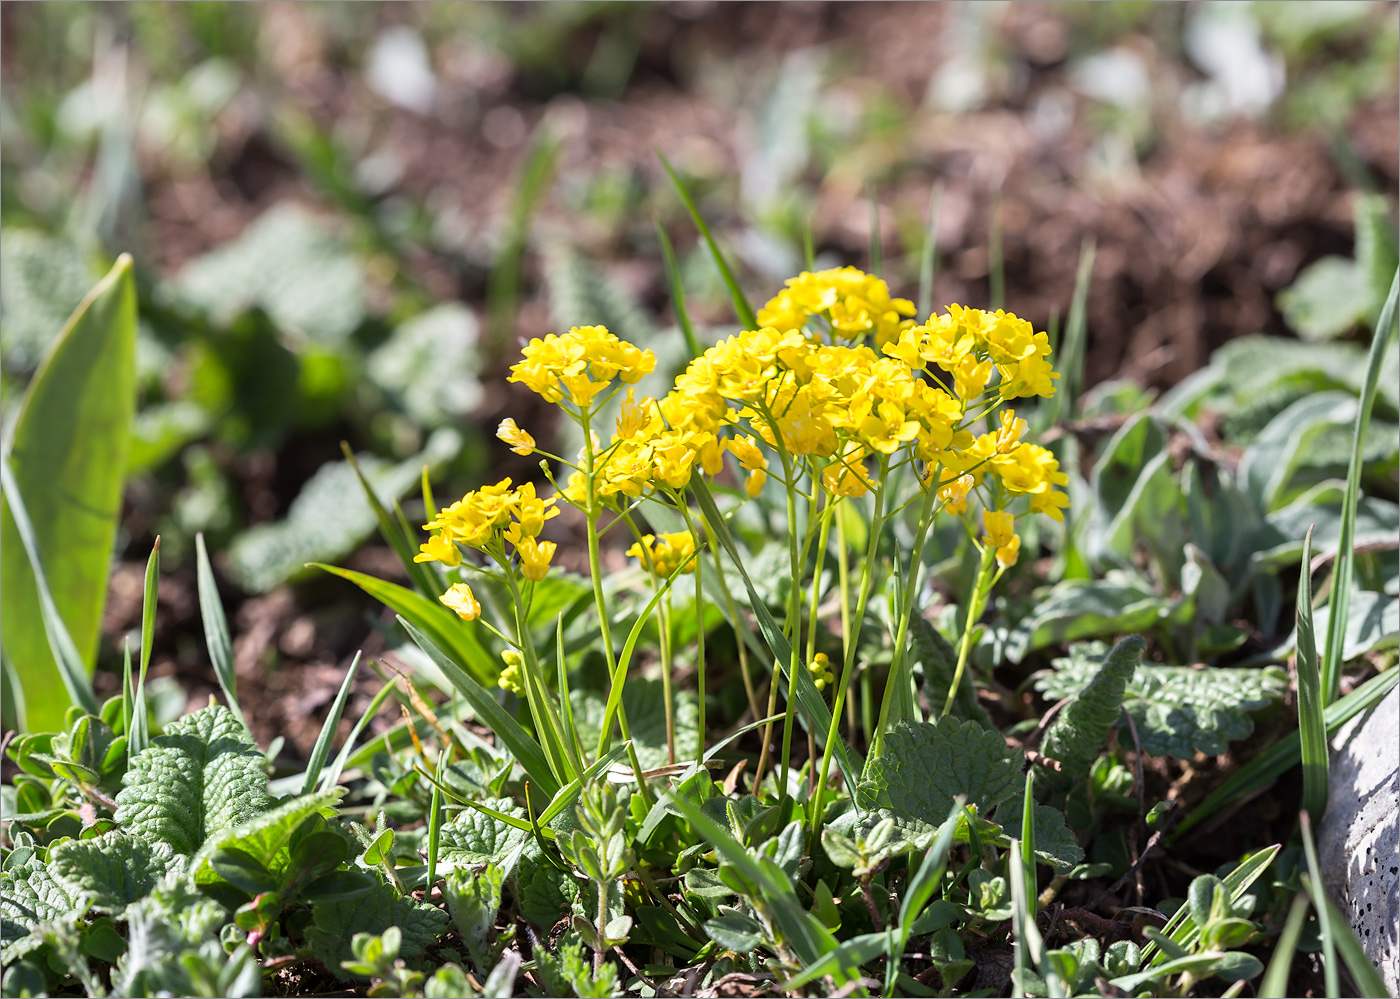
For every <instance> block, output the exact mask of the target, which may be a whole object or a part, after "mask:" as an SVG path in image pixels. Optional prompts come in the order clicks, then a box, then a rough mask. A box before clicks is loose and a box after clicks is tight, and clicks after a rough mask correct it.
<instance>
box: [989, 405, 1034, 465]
mask: <svg viewBox="0 0 1400 999" xmlns="http://www.w3.org/2000/svg"><path fill="white" fill-rule="evenodd" d="M1026 428H1027V424H1026V421H1025V420H1022V419H1019V418H1018V417H1017V416H1016V410H1014V409H1003V410H1002V411H1001V429H1000V430H998V431H997V433H996V438H995V440H996V448H995V450H996V453H997V454H1010V453H1011V452H1012V451H1014V450H1015V449H1016V446H1017V445H1018V444H1020V443H1021V438H1022V437H1024V436H1025V435H1026Z"/></svg>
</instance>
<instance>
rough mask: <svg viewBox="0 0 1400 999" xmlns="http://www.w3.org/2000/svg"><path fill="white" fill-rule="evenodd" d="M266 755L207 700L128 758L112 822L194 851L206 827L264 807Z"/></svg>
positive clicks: (234, 822)
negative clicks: (115, 821)
mask: <svg viewBox="0 0 1400 999" xmlns="http://www.w3.org/2000/svg"><path fill="white" fill-rule="evenodd" d="M262 765H263V755H262V753H260V752H258V750H257V748H256V747H255V746H254V745H253V744H252V743H251V742H250V741H249V740H248V730H247V729H246V728H244V727H243V724H242V722H240V721H239V720H238V719H237V718H235V717H234V716H233V713H232V712H230V711H229V710H228V708H226V707H224V706H223V705H220V704H211V705H210V706H209V707H207V708H203V709H201V710H199V711H196V712H194V713H193V714H188V715H186V716H185V717H183V718H181V719H179V720H177V721H175V722H172V723H171V724H170V725H169V726H168V727H167V728H166V730H165V734H164V735H160V736H157V737H156V738H155V739H152V740H151V745H150V747H149V748H147V749H145V750H143V751H142V752H141V753H139V754H137V756H136V757H135V758H134V759H133V760H132V761H131V763H130V764H129V765H128V767H127V771H126V774H125V776H123V778H122V784H123V785H124V786H123V787H122V790H121V791H120V792H119V793H118V794H117V821H118V822H119V823H121V825H122V826H123V827H124V828H125V829H126V830H127V831H128V832H130V833H132V834H133V835H136V836H140V837H142V838H144V839H146V840H147V841H149V842H151V843H168V844H170V846H171V847H172V848H173V849H174V851H175V852H176V853H182V854H185V855H186V856H188V855H191V854H193V853H194V852H195V851H196V850H198V849H199V848H200V846H202V845H203V843H204V841H205V839H206V838H208V836H209V835H210V834H211V833H214V832H218V831H219V830H222V829H227V828H228V827H230V826H234V825H237V824H238V823H240V822H243V821H244V820H246V819H249V818H252V817H253V816H254V815H257V814H258V813H259V812H262V811H264V810H265V809H266V808H267V806H268V797H267V777H266V775H265V774H264V773H263V769H262Z"/></svg>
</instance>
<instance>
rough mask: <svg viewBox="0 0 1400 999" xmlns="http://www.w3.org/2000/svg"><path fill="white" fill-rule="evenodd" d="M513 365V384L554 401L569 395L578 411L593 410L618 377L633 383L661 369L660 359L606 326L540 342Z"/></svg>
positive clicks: (578, 329) (576, 329)
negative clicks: (588, 406)
mask: <svg viewBox="0 0 1400 999" xmlns="http://www.w3.org/2000/svg"><path fill="white" fill-rule="evenodd" d="M520 353H521V360H520V361H519V362H518V363H516V364H514V365H512V366H511V369H510V371H511V374H510V378H509V379H508V381H512V382H521V383H522V384H524V385H525V386H526V387H527V388H529V389H530V390H531V391H532V392H535V393H538V394H539V395H541V396H543V397H544V398H545V399H547V400H549V401H550V402H559V401H560V400H562V399H563V398H564V395H565V394H566V393H567V394H568V396H569V399H570V401H571V402H573V403H574V405H576V406H580V407H582V406H587V405H589V404H590V403H591V402H592V401H593V399H594V398H595V397H596V396H597V395H598V393H599V392H601V391H603V389H605V388H607V386H608V383H609V382H611V381H612V380H613V379H614V378H621V379H622V381H624V382H626V383H627V384H629V385H630V384H632V383H634V382H636V381H637V380H638V379H640V378H641V377H642V376H643V375H646V374H649V373H650V372H651V371H652V369H654V368H655V367H656V355H655V354H653V353H652V352H651V351H649V350H642V349H641V348H639V347H635V346H633V345H632V344H630V343H627V342H626V341H624V340H619V339H618V338H617V337H616V336H614V335H613V334H612V333H609V332H608V330H607V329H606V327H603V326H575V327H573V328H572V329H571V330H569V332H568V333H565V334H564V335H563V336H556V335H554V334H553V333H551V334H549V335H548V336H546V337H545V338H544V339H543V340H541V339H539V338H538V337H536V338H535V339H533V340H531V341H530V342H529V343H528V344H526V345H525V348H524V349H523V350H522V351H521V352H520Z"/></svg>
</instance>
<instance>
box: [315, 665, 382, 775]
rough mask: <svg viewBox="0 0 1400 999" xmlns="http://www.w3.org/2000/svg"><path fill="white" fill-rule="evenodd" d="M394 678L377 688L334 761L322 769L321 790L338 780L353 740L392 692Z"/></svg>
mask: <svg viewBox="0 0 1400 999" xmlns="http://www.w3.org/2000/svg"><path fill="white" fill-rule="evenodd" d="M396 682H397V681H396V680H390V681H389V682H388V683H386V684H385V685H384V686H382V687H380V688H379V693H377V694H375V695H374V700H372V701H370V702H369V707H367V708H365V713H364V714H362V715H360V720H359V721H357V722H356V723H355V727H354V728H352V729H351V730H350V734H349V735H348V736H346V737H345V745H343V746H341V747H340V752H339V753H337V754H336V757H335V761H334V762H332V763H331V765H330V769H328V770H324V771H323V772H322V774H321V787H320V790H322V791H329V790H330V789H331V788H333V787H335V785H336V784H337V783H338V782H339V781H340V775H341V773H342V772H343V771H344V770H345V764H346V761H347V760H349V759H350V753H351V752H352V751H353V750H354V748H355V740H356V739H358V738H359V737H360V733H361V732H363V731H364V730H365V726H366V725H368V724H369V720H370V719H371V718H373V717H374V716H375V715H376V714H378V713H379V709H380V708H381V707H383V706H384V702H385V701H387V700H388V699H389V695H390V694H392V693H393V692H394V684H395V683H396Z"/></svg>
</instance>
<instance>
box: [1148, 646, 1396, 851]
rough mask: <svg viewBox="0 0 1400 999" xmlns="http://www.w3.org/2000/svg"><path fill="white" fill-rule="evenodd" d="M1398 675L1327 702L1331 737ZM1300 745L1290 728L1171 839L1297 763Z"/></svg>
mask: <svg viewBox="0 0 1400 999" xmlns="http://www.w3.org/2000/svg"><path fill="white" fill-rule="evenodd" d="M1397 679H1400V671H1397V670H1393V669H1389V670H1386V671H1385V672H1384V673H1378V674H1376V675H1375V676H1373V677H1371V679H1369V680H1367V681H1366V682H1365V683H1363V684H1362V685H1361V686H1359V687H1357V688H1356V689H1355V690H1353V691H1352V692H1351V693H1350V694H1348V695H1347V696H1346V697H1343V698H1342V699H1341V700H1339V701H1333V702H1332V703H1331V704H1329V705H1327V707H1326V708H1325V709H1323V712H1322V720H1323V722H1324V723H1325V724H1326V727H1327V735H1328V737H1329V738H1330V737H1331V736H1334V735H1336V734H1337V730H1338V729H1340V728H1341V727H1342V726H1343V725H1345V724H1346V723H1347V722H1349V721H1350V720H1351V719H1353V718H1355V717H1356V716H1357V715H1358V714H1360V713H1361V712H1362V711H1365V710H1366V709H1367V708H1370V707H1373V706H1374V705H1376V704H1379V703H1380V701H1381V698H1383V697H1385V695H1386V694H1388V693H1390V691H1391V688H1393V687H1394V686H1395V684H1396V681H1397ZM1301 747H1302V740H1301V735H1300V733H1298V732H1291V733H1289V734H1288V735H1286V736H1284V737H1283V738H1282V739H1280V740H1279V741H1278V742H1276V743H1274V744H1273V745H1272V746H1270V747H1269V748H1268V749H1266V750H1264V751H1263V752H1262V753H1260V754H1259V755H1258V756H1256V757H1254V759H1252V760H1250V761H1249V762H1248V763H1246V764H1245V765H1244V766H1243V767H1241V768H1240V769H1238V770H1236V771H1235V772H1234V773H1233V774H1231V775H1230V776H1229V777H1228V778H1226V779H1225V780H1224V781H1222V782H1221V784H1220V786H1219V787H1217V788H1216V789H1215V790H1214V791H1212V792H1211V793H1210V794H1208V795H1206V797H1205V799H1204V800H1203V801H1202V802H1201V803H1200V804H1199V805H1197V806H1196V808H1195V810H1194V811H1192V812H1191V814H1190V815H1188V816H1186V817H1185V818H1184V819H1183V820H1182V822H1181V825H1179V826H1177V827H1176V832H1175V833H1173V834H1172V837H1171V839H1170V840H1169V842H1176V841H1177V840H1179V839H1181V837H1182V836H1184V835H1185V834H1186V833H1187V832H1188V831H1189V830H1190V829H1192V828H1194V827H1195V826H1196V825H1198V824H1200V823H1201V822H1203V821H1205V820H1206V819H1207V818H1209V817H1210V816H1211V815H1212V814H1213V813H1215V812H1216V811H1217V810H1219V809H1220V808H1222V807H1223V806H1225V805H1228V804H1229V803H1230V802H1232V801H1235V800H1236V799H1238V798H1241V797H1243V796H1244V795H1246V794H1249V793H1250V792H1252V791H1255V790H1257V789H1259V788H1261V787H1263V786H1264V785H1265V784H1267V783H1269V782H1270V781H1272V780H1274V779H1276V778H1277V777H1279V776H1280V775H1281V774H1284V773H1287V772H1288V771H1289V770H1290V769H1292V768H1293V767H1295V766H1297V764H1298V761H1299V759H1301V757H1302V748H1301Z"/></svg>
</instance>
